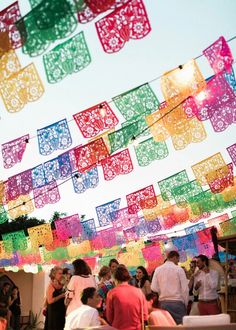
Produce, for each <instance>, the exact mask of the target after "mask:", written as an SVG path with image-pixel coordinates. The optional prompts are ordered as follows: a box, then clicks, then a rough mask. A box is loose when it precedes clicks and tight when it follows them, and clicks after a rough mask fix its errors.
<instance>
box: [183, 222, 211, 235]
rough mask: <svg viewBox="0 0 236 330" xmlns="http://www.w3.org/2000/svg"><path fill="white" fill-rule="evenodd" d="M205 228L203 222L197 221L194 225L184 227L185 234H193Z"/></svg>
mask: <svg viewBox="0 0 236 330" xmlns="http://www.w3.org/2000/svg"><path fill="white" fill-rule="evenodd" d="M208 223H209V222H208ZM205 228H206V226H205V223H204V222H199V223H197V224H196V225H193V226H190V227H187V228H185V233H186V235H189V234H195V233H196V232H198V231H200V230H203V229H205Z"/></svg>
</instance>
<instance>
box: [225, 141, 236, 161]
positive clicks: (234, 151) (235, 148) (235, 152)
mask: <svg viewBox="0 0 236 330" xmlns="http://www.w3.org/2000/svg"><path fill="white" fill-rule="evenodd" d="M227 151H228V153H229V155H230V158H231V159H232V162H233V163H234V165H235V166H236V143H234V144H232V145H231V146H229V147H227Z"/></svg>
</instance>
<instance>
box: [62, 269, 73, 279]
mask: <svg viewBox="0 0 236 330" xmlns="http://www.w3.org/2000/svg"><path fill="white" fill-rule="evenodd" d="M62 273H63V275H64V277H65V278H66V279H68V280H69V279H70V278H71V273H70V269H69V268H67V267H66V268H63V270H62Z"/></svg>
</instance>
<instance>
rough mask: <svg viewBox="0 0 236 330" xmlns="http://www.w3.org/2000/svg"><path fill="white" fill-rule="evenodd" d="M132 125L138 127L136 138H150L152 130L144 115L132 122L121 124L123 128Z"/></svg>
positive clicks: (131, 120)
mask: <svg viewBox="0 0 236 330" xmlns="http://www.w3.org/2000/svg"><path fill="white" fill-rule="evenodd" d="M131 124H135V125H137V131H136V134H135V137H138V138H139V137H142V136H149V135H150V130H149V127H148V125H147V122H146V118H145V116H144V115H140V116H136V117H134V118H132V119H130V120H127V121H125V122H124V123H122V124H121V126H122V127H126V126H129V125H131Z"/></svg>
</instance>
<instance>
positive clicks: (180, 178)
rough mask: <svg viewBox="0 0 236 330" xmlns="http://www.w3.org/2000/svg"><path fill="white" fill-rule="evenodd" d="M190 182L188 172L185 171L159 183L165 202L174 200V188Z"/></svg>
mask: <svg viewBox="0 0 236 330" xmlns="http://www.w3.org/2000/svg"><path fill="white" fill-rule="evenodd" d="M188 182H189V178H188V174H187V172H186V170H183V171H181V172H179V173H176V174H173V175H171V176H169V177H168V178H166V179H163V180H161V181H159V182H158V185H159V188H160V191H161V196H162V198H163V200H164V201H170V200H171V199H174V196H173V193H172V190H173V188H174V187H179V186H182V185H183V184H185V183H188Z"/></svg>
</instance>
